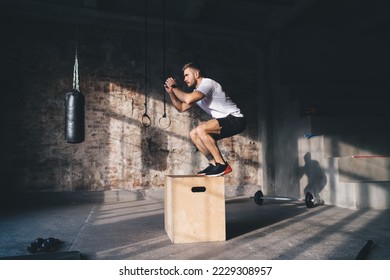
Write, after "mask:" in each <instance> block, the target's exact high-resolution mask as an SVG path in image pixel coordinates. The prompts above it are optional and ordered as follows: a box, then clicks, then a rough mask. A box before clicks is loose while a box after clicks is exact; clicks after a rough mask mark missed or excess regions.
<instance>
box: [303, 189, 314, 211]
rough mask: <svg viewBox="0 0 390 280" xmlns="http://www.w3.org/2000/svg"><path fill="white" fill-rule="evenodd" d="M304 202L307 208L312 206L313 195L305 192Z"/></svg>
mask: <svg viewBox="0 0 390 280" xmlns="http://www.w3.org/2000/svg"><path fill="white" fill-rule="evenodd" d="M305 204H306V207H307V208H313V207H314V196H313V194H312V193H310V192H307V193H306V195H305Z"/></svg>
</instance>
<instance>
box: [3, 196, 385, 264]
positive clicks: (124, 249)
mask: <svg viewBox="0 0 390 280" xmlns="http://www.w3.org/2000/svg"><path fill="white" fill-rule="evenodd" d="M0 229H1V230H0V257H1V258H3V259H4V258H5V259H7V258H22V259H24V258H26V259H28V258H30V257H33V258H34V257H35V258H38V255H37V254H30V253H29V252H28V251H27V249H26V248H27V246H28V245H30V243H31V242H33V241H34V240H35V239H36V238H38V237H42V238H47V237H54V238H58V239H60V240H62V241H64V243H63V244H62V246H61V247H59V248H58V252H68V251H79V252H81V255H80V257H81V258H82V259H92V260H103V259H109V260H118V259H119V260H125V259H137V260H140V259H141V260H143V259H145V260H152V259H166V260H172V259H185V260H192V259H205V260H207V259H262V260H328V259H330V260H339V259H355V258H356V256H357V254H358V253H359V251H360V250H361V248H362V247H363V246H364V245H365V244H366V242H367V240H373V241H374V243H375V245H374V246H373V247H372V249H371V251H370V252H369V255H368V257H367V258H368V259H374V260H380V259H386V260H388V259H390V234H389V232H390V210H385V211H379V210H369V209H364V210H350V209H342V208H337V207H331V206H326V205H323V206H318V207H315V208H312V209H307V208H306V207H305V205H304V203H302V202H294V203H284V204H282V203H271V202H268V201H267V202H265V203H264V205H262V206H258V205H256V204H255V203H254V202H253V199H250V198H247V197H243V198H231V199H227V200H226V234H227V241H225V242H203V243H187V244H172V243H171V241H170V240H169V238H168V236H167V234H166V232H165V230H164V202H163V201H162V200H161V199H158V200H156V199H143V198H140V197H138V198H137V197H133V198H132V199H124V200H123V199H120V200H117V201H115V199H111V200H109V201H107V200H106V201H98V202H89V203H85V202H84V203H83V202H77V203H73V204H62V205H61V204H60V205H58V204H57V205H56V203H53V204H52V205H46V206H44V205H42V206H41V207H28V208H25V209H19V210H12V211H11V210H9V211H6V212H4V211H3V213H2V214H1V215H0ZM51 255H52V256H53V255H54V254H48V255H44V257H42V255H41V256H40V258H44V259H46V258H47V259H50V258H51ZM18 256H19V257H18Z"/></svg>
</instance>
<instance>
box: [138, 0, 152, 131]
mask: <svg viewBox="0 0 390 280" xmlns="http://www.w3.org/2000/svg"><path fill="white" fill-rule="evenodd" d="M144 46H145V74H144V77H145V102H144V107H145V112H144V114H143V115H142V118H141V123H142V125H143V126H144V127H149V126H150V125H151V124H152V121H151V119H150V117H149V115H148V90H149V89H148V0H145V45H144Z"/></svg>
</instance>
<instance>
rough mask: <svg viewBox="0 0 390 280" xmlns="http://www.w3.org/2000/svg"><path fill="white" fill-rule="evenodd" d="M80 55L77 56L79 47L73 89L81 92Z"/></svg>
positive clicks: (75, 62)
mask: <svg viewBox="0 0 390 280" xmlns="http://www.w3.org/2000/svg"><path fill="white" fill-rule="evenodd" d="M77 56H78V54H77V47H76V54H75V58H74V66H73V89H75V90H77V91H80V85H79V60H78V57H77Z"/></svg>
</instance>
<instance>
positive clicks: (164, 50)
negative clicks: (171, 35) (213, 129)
mask: <svg viewBox="0 0 390 280" xmlns="http://www.w3.org/2000/svg"><path fill="white" fill-rule="evenodd" d="M162 35H163V81H164V79H166V75H165V74H166V69H165V68H166V67H165V61H166V58H165V57H166V47H165V44H166V41H165V0H163V32H162ZM163 94H164V115H163V117H164V118H165V117H166V116H167V105H166V104H167V100H166V93H165V88H164V87H163Z"/></svg>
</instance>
